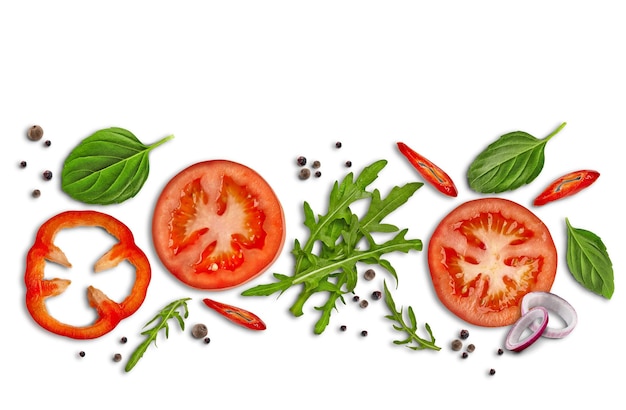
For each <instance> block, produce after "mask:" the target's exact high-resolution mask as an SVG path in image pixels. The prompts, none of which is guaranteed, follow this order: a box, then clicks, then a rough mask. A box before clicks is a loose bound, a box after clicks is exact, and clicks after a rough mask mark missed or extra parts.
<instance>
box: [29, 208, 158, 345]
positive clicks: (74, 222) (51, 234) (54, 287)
mask: <svg viewBox="0 0 626 410" xmlns="http://www.w3.org/2000/svg"><path fill="white" fill-rule="evenodd" d="M79 226H95V227H102V228H104V229H105V230H106V231H107V232H108V233H109V234H111V235H112V236H114V237H115V238H117V239H118V240H119V242H118V243H116V244H115V245H113V247H112V248H111V249H110V250H109V251H108V252H107V253H106V254H104V255H103V256H102V257H101V258H100V259H99V260H98V261H97V262H96V263H95V266H94V271H95V272H99V271H102V270H105V269H109V268H112V267H115V266H117V265H118V264H119V263H120V262H122V261H124V260H128V261H129V262H130V263H131V264H132V265H133V266H134V267H135V283H134V284H133V287H132V290H131V292H130V294H129V295H128V296H127V297H126V298H125V299H124V300H123V301H122V302H121V303H117V302H115V301H113V300H111V299H109V298H108V297H107V296H106V295H105V294H104V293H103V292H102V291H100V290H99V289H96V288H94V287H93V286H89V288H88V289H87V300H88V301H89V305H90V306H91V307H93V308H94V309H95V310H96V312H97V314H98V317H97V319H96V320H95V321H94V323H93V324H91V325H88V326H72V325H68V324H66V323H62V322H60V321H59V320H57V319H55V318H54V317H52V316H51V315H50V313H49V312H48V309H47V307H46V299H47V298H49V297H53V296H57V295H59V294H61V293H63V292H64V291H65V289H66V288H67V287H68V286H69V285H70V281H69V280H67V279H59V278H55V279H44V268H45V265H46V261H50V262H55V263H58V264H60V265H62V266H66V267H68V268H69V267H71V266H72V265H71V264H70V262H69V261H68V260H67V257H66V256H65V254H64V253H63V251H61V249H59V248H58V247H57V246H56V245H55V244H54V238H55V236H56V234H57V233H58V232H59V231H60V230H62V229H66V228H74V227H79ZM150 278H151V270H150V263H149V262H148V258H147V257H146V255H145V254H144V253H143V251H142V250H141V249H139V247H137V245H136V244H135V242H134V238H133V234H132V233H131V231H130V229H128V227H127V226H126V225H124V224H123V223H122V222H120V221H118V220H117V219H115V218H114V217H112V216H110V215H107V214H104V213H101V212H97V211H66V212H62V213H60V214H58V215H56V216H53V217H52V218H50V219H49V220H48V221H46V222H44V223H43V224H42V225H41V227H40V228H39V230H38V232H37V235H36V237H35V242H34V244H33V246H32V247H31V249H30V251H29V252H28V255H27V257H26V272H25V274H24V281H25V283H26V307H27V308H28V311H29V312H30V314H31V316H32V317H33V319H34V320H35V322H37V323H38V324H39V325H40V326H41V327H43V328H44V329H46V330H48V331H50V332H52V333H55V334H58V335H61V336H66V337H69V338H73V339H94V338H97V337H100V336H102V335H104V334H106V333H108V332H110V331H111V330H113V329H114V328H115V327H116V326H117V325H118V323H119V322H120V321H121V320H122V319H125V318H127V317H128V316H130V315H132V314H133V313H135V311H137V309H139V307H140V306H141V304H142V303H143V301H144V299H145V297H146V293H147V289H148V284H149V283H150Z"/></svg>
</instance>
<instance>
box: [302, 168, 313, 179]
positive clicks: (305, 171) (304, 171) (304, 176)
mask: <svg viewBox="0 0 626 410" xmlns="http://www.w3.org/2000/svg"><path fill="white" fill-rule="evenodd" d="M310 176H311V171H309V170H308V169H307V168H303V169H301V170H300V174H299V178H300V179H309V177H310Z"/></svg>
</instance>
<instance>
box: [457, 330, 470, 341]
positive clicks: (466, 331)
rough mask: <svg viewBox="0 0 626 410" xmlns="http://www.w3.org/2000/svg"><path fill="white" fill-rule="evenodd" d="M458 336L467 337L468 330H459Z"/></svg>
mask: <svg viewBox="0 0 626 410" xmlns="http://www.w3.org/2000/svg"><path fill="white" fill-rule="evenodd" d="M459 336H460V337H461V339H467V338H468V337H469V330H467V329H463V330H461V333H459Z"/></svg>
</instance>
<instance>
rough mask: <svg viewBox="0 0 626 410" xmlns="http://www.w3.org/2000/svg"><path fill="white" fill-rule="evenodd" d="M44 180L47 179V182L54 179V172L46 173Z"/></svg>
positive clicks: (44, 173)
mask: <svg viewBox="0 0 626 410" xmlns="http://www.w3.org/2000/svg"><path fill="white" fill-rule="evenodd" d="M43 179H45V180H46V181H50V180H51V179H52V171H44V172H43Z"/></svg>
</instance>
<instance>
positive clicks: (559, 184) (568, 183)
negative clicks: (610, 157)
mask: <svg viewBox="0 0 626 410" xmlns="http://www.w3.org/2000/svg"><path fill="white" fill-rule="evenodd" d="M599 176H600V173H599V172H597V171H591V170H580V171H574V172H570V173H569V174H566V175H563V176H562V177H560V178H557V179H556V180H554V181H553V182H552V183H551V184H550V185H548V187H547V188H546V189H545V190H544V191H543V192H542V193H541V194H539V196H537V198H535V201H534V202H533V205H535V206H540V205H545V204H547V203H548V202H552V201H556V200H557V199H561V198H565V197H567V196H572V195H574V194H575V193H577V192H579V191H581V190H583V189H585V188H587V187H588V186H589V185H591V184H593V183H594V182H595V181H596V180H597V179H598V177H599Z"/></svg>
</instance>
